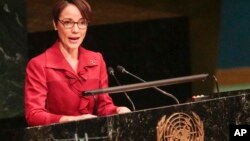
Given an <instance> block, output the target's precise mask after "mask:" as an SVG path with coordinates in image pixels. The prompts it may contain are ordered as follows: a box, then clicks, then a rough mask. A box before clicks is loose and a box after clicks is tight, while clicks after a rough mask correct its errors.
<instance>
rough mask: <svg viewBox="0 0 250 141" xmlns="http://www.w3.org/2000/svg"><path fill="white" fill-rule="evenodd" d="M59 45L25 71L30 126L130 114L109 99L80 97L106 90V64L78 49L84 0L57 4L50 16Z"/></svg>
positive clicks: (86, 17)
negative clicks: (87, 93)
mask: <svg viewBox="0 0 250 141" xmlns="http://www.w3.org/2000/svg"><path fill="white" fill-rule="evenodd" d="M52 16H53V25H54V28H55V30H56V31H57V33H58V40H57V41H55V43H54V44H53V45H52V46H51V47H50V48H48V49H47V50H46V51H45V52H43V53H42V54H40V55H38V56H36V57H34V58H32V59H31V60H30V61H29V62H28V64H27V67H26V78H25V117H26V120H27V123H28V124H29V126H37V125H48V124H52V123H62V122H68V121H75V120H81V119H87V118H94V117H98V116H105V115H110V114H119V113H126V112H130V110H129V109H128V108H127V107H118V106H115V105H114V103H113V101H112V99H111V97H110V96H109V95H108V94H100V95H95V96H82V94H81V93H82V92H83V91H86V90H94V89H101V88H107V87H108V76H107V72H106V64H105V61H104V60H103V57H102V55H101V54H100V53H98V52H93V51H90V50H87V49H85V48H83V47H82V46H81V44H82V42H83V40H84V38H85V35H86V32H87V28H88V23H89V21H90V19H91V8H90V6H89V4H88V3H87V2H86V1H85V0H59V1H58V2H57V3H56V4H55V6H54V8H53V11H52Z"/></svg>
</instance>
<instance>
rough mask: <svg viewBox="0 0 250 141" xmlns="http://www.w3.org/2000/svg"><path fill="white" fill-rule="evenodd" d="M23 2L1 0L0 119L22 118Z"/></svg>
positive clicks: (25, 35) (25, 47) (24, 28)
mask: <svg viewBox="0 0 250 141" xmlns="http://www.w3.org/2000/svg"><path fill="white" fill-rule="evenodd" d="M25 14H26V12H25V1H24V0H0V119H2V118H9V117H16V116H22V115H23V111H24V110H23V109H24V108H23V82H24V74H25V73H24V70H25V62H26V59H25V58H26V56H27V55H26V54H27V53H26V52H27V31H26V23H25Z"/></svg>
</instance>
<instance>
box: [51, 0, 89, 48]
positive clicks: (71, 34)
mask: <svg viewBox="0 0 250 141" xmlns="http://www.w3.org/2000/svg"><path fill="white" fill-rule="evenodd" d="M59 20H60V21H58V22H57V23H54V26H55V29H57V30H58V31H57V32H58V36H59V39H60V42H61V44H60V45H61V46H62V47H64V48H65V49H66V50H72V49H78V48H79V46H80V45H81V43H82V41H83V39H84V38H85V35H86V32H87V24H86V26H84V27H82V26H81V28H79V27H78V24H79V22H78V21H82V20H85V19H84V18H83V17H82V15H81V13H80V11H79V10H78V8H77V7H76V6H75V5H72V4H69V5H68V6H67V7H65V8H64V9H63V11H62V12H61V14H60V16H59ZM69 21H73V22H78V23H77V24H76V23H75V24H74V25H73V27H71V28H69V27H65V26H66V25H65V24H67V23H68V22H69ZM63 24H64V25H65V26H64V25H63Z"/></svg>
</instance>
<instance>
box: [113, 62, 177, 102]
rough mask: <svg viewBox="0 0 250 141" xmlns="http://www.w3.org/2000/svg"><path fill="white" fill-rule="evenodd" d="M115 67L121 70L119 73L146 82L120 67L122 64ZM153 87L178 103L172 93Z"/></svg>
mask: <svg viewBox="0 0 250 141" xmlns="http://www.w3.org/2000/svg"><path fill="white" fill-rule="evenodd" d="M116 68H117V70H118V71H119V72H121V73H126V74H128V75H130V76H132V77H134V78H136V79H138V80H140V81H141V82H146V81H145V80H143V79H141V78H140V77H138V76H136V75H134V74H132V73H130V72H128V71H127V70H126V69H125V68H124V67H122V66H120V65H118V66H117V67H116ZM153 88H154V89H155V90H157V91H159V92H160V93H162V94H164V95H166V96H169V97H171V98H173V99H174V100H175V101H176V103H177V104H179V103H180V102H179V100H178V99H177V98H176V97H175V96H174V95H172V94H170V93H167V92H165V91H164V90H162V89H160V88H158V87H153Z"/></svg>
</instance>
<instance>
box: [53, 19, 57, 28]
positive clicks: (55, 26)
mask: <svg viewBox="0 0 250 141" xmlns="http://www.w3.org/2000/svg"><path fill="white" fill-rule="evenodd" d="M52 22H53V26H54V29H55V30H57V24H56V23H55V21H54V20H53V21H52Z"/></svg>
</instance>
